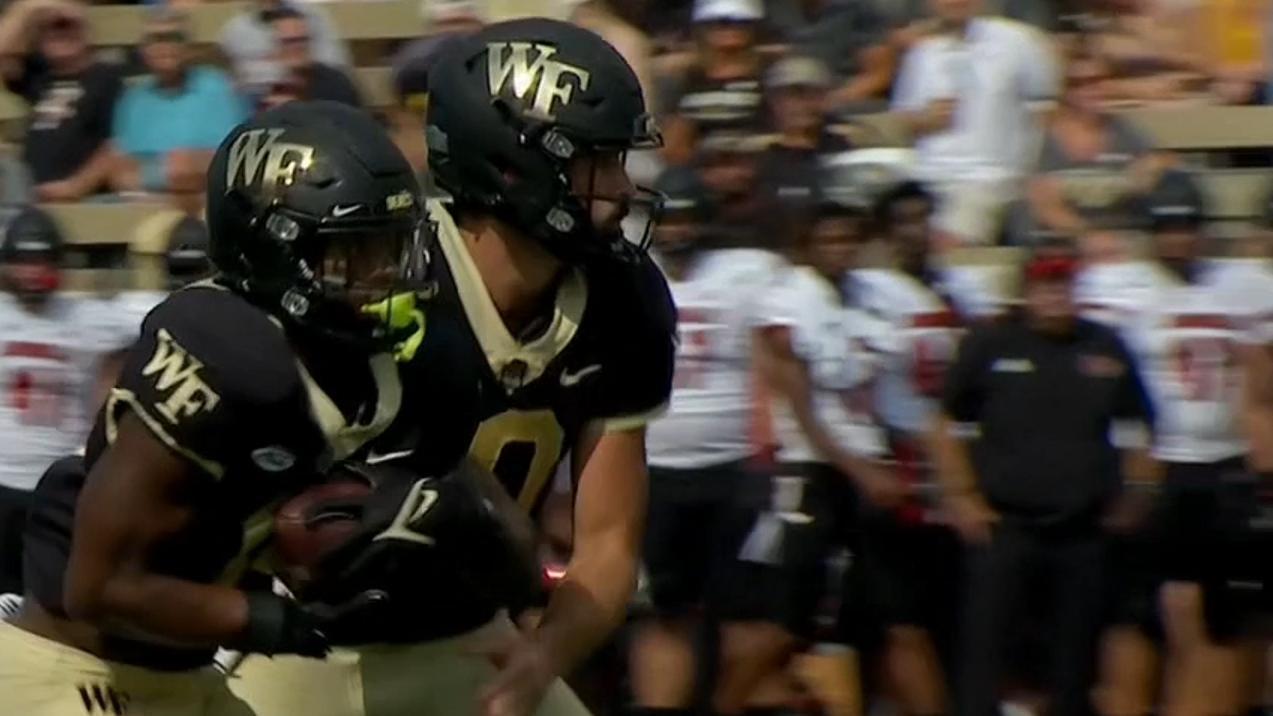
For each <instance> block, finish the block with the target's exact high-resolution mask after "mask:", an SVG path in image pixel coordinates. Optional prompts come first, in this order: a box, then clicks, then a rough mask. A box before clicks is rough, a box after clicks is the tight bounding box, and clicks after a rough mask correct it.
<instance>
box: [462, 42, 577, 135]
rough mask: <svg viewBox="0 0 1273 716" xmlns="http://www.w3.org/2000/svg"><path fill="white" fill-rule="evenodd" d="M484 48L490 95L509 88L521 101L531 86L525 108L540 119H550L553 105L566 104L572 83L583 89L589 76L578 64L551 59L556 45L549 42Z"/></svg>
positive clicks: (497, 45)
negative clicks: (528, 101) (545, 43)
mask: <svg viewBox="0 0 1273 716" xmlns="http://www.w3.org/2000/svg"><path fill="white" fill-rule="evenodd" d="M486 50H487V51H486V58H487V59H486V77H487V84H488V87H489V89H490V92H491V96H492V97H494V96H496V95H501V94H504V93H506V92H507V91H508V90H510V89H511V90H512V94H513V96H514V97H516V98H517V99H519V100H522V101H525V100H526V98H527V95H529V94H530V92H531V88H532V87H534V88H535V91H534V94H533V96H532V97H531V99H530V106H529V108H528V111H529V113H530V114H532V115H534V116H536V117H539V118H542V119H554V118H555V114H554V111H555V109H556V106H557V105H558V104H561V105H566V104H570V100H571V98H572V97H573V96H574V93H575V89H576V87H578V89H579V91H580V92H586V91H587V90H588V83H589V82H590V81H591V79H592V75H591V73H590V72H588V71H587V70H585V69H583V68H582V67H576V66H574V65H570V64H566V63H565V62H561V61H559V60H554V59H553V55H555V54H557V48H556V47H553V46H552V45H543V44H539V43H530V42H492V43H489V44H488V45H487V46H486ZM567 76H571V77H574V78H575V81H574V82H573V83H572V82H568V81H566V79H565V78H566V77H567ZM510 83H511V85H512V86H511V87H510V86H509V85H510Z"/></svg>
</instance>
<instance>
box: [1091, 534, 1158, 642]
mask: <svg viewBox="0 0 1273 716" xmlns="http://www.w3.org/2000/svg"><path fill="white" fill-rule="evenodd" d="M1156 532H1157V526H1156V525H1154V524H1153V522H1152V521H1151V522H1150V524H1147V525H1143V526H1141V527H1139V528H1137V529H1135V530H1132V531H1130V532H1127V533H1119V534H1114V535H1111V536H1110V537H1109V572H1108V575H1109V579H1108V580H1106V588H1107V589H1108V592H1109V594H1108V596H1107V597H1106V600H1105V604H1106V614H1105V621H1106V623H1107V624H1109V625H1111V626H1131V627H1137V628H1139V629H1141V630H1142V631H1144V632H1145V633H1146V634H1147V635H1149V636H1151V637H1152V638H1154V639H1159V638H1161V637H1162V622H1161V620H1160V619H1159V616H1158V587H1159V586H1160V585H1161V583H1162V578H1161V576H1160V572H1161V570H1160V569H1159V568H1158V567H1157V564H1158V562H1159V561H1160V560H1161V557H1160V551H1161V550H1160V548H1159V546H1158V543H1157V537H1156Z"/></svg>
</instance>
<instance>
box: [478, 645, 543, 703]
mask: <svg viewBox="0 0 1273 716" xmlns="http://www.w3.org/2000/svg"><path fill="white" fill-rule="evenodd" d="M471 653H473V654H474V655H476V656H481V657H484V658H486V659H489V660H490V662H491V663H492V664H494V665H495V667H496V668H497V669H499V673H497V674H496V675H495V678H494V679H492V680H491V682H490V683H488V684H487V685H486V686H485V687H483V688H482V690H481V691H479V692H478V702H477V706H478V709H477V713H478V714H479V716H531V714H533V713H535V709H537V708H539V702H540V701H542V700H543V698H544V694H545V693H547V692H548V687H550V686H552V684H553V682H554V681H556V680H557V676H558V675H557V673H556V670H555V669H554V667H553V660H552V658H551V655H550V654H548V652H547V651H546V650H545V649H544V647H543V645H542V644H540V643H538V642H536V641H535V640H533V639H531V638H529V637H527V636H526V635H525V634H523V633H521V632H517V631H511V632H509V633H507V634H501V635H499V636H497V637H495V638H494V639H492V640H491V641H490V642H487V643H484V644H481V645H478V646H477V647H475V648H474V649H473V650H472V651H471Z"/></svg>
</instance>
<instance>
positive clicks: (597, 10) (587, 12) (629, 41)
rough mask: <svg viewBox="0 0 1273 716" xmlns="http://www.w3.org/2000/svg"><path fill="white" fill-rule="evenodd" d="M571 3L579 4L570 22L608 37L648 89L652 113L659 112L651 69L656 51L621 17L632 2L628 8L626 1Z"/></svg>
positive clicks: (648, 103)
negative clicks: (651, 61)
mask: <svg viewBox="0 0 1273 716" xmlns="http://www.w3.org/2000/svg"><path fill="white" fill-rule="evenodd" d="M571 1H572V2H578V4H577V5H575V7H574V9H573V10H572V11H571V13H570V21H571V22H573V23H574V24H576V25H578V26H580V27H583V28H587V29H589V30H592V31H593V32H595V33H597V34H598V35H600V36H601V37H603V38H605V40H606V42H609V43H610V44H611V45H613V46H614V49H616V50H618V51H619V54H620V55H623V59H625V60H627V61H628V64H629V65H631V66H632V70H633V71H634V72H636V76H637V79H638V80H640V82H641V89H643V90H645V104H646V107H647V108H648V109H649V111H650V112H656V111H658V107H657V106H656V104H655V102H654V99H655V98H654V96H653V93H654V79H653V75H652V68H651V66H650V58H651V55H653V54H654V48H653V46H652V45H651V44H650V39H649V38H648V37H646V35H645V33H644V32H642V31H641V30H640V29H638V28H637V27H636V25H635V24H633V23H632V22H631V21H630V20H629V19H628V18H626V17H624V15H623V14H622V12H623V11H624V10H625V9H630V5H631V3H630V4H627V5H625V4H624V3H623V0H582V1H579V0H571Z"/></svg>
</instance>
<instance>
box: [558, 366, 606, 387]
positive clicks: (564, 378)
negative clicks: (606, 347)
mask: <svg viewBox="0 0 1273 716" xmlns="http://www.w3.org/2000/svg"><path fill="white" fill-rule="evenodd" d="M599 372H601V365H600V364H597V363H593V364H592V365H590V366H585V367H583V368H580V369H579V370H577V371H575V372H574V373H571V372H570V371H566V370H563V371H561V385H562V387H563V388H569V387H570V386H572V385H578V384H579V381H581V380H583V379H584V378H587V377H588V376H590V375H592V374H593V373H599Z"/></svg>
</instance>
